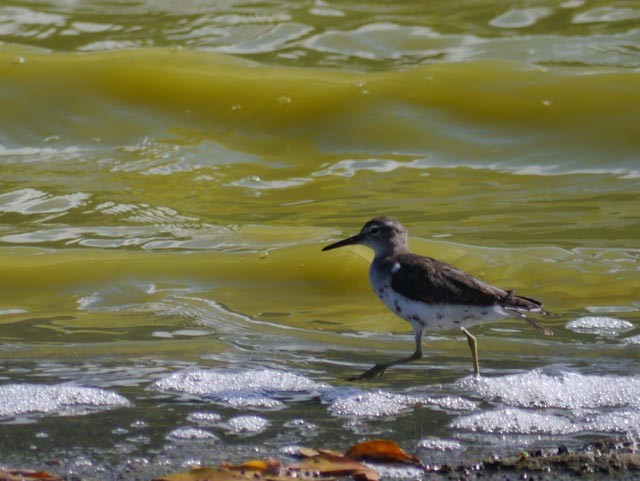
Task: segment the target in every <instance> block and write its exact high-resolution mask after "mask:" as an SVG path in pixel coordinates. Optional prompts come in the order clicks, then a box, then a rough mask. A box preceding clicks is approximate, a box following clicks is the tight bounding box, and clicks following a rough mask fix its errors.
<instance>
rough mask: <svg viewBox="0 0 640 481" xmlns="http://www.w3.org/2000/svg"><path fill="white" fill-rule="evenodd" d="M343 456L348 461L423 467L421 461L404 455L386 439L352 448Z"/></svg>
mask: <svg viewBox="0 0 640 481" xmlns="http://www.w3.org/2000/svg"><path fill="white" fill-rule="evenodd" d="M345 456H346V457H347V458H350V459H356V460H368V461H382V462H386V463H404V464H417V465H418V466H423V464H422V461H420V459H418V458H416V457H415V456H412V455H411V454H408V453H406V452H405V451H404V450H403V449H402V448H401V447H400V446H398V444H396V443H395V442H393V441H388V440H386V439H375V440H373V441H365V442H363V443H358V444H356V445H354V446H352V447H351V448H350V449H349V451H347V452H346V453H345Z"/></svg>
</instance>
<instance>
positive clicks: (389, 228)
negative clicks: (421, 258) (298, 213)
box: [322, 217, 408, 257]
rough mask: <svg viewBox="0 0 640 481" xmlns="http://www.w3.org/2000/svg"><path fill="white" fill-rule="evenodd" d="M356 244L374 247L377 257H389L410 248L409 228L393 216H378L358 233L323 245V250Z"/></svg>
mask: <svg viewBox="0 0 640 481" xmlns="http://www.w3.org/2000/svg"><path fill="white" fill-rule="evenodd" d="M354 244H360V245H365V246H367V247H370V248H371V249H373V251H374V252H375V253H376V257H387V256H390V255H393V254H399V253H401V252H406V251H407V250H408V245H407V229H406V228H405V227H404V226H403V225H402V224H401V223H400V222H398V221H397V220H395V219H392V218H391V217H376V218H375V219H371V220H370V221H369V222H367V223H366V224H365V225H364V226H363V227H362V229H360V232H358V233H357V234H356V235H354V236H351V237H347V238H346V239H343V240H341V241H338V242H335V243H333V244H330V245H328V246H325V247H323V249H322V250H323V251H328V250H331V249H337V248H338V247H344V246H349V245H354Z"/></svg>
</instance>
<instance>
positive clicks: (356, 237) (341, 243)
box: [322, 234, 360, 251]
mask: <svg viewBox="0 0 640 481" xmlns="http://www.w3.org/2000/svg"><path fill="white" fill-rule="evenodd" d="M359 243H360V234H357V235H354V236H351V237H348V238H346V239H343V240H341V241H338V242H335V243H333V244H329V245H328V246H325V247H323V248H322V250H323V251H330V250H331V249H337V248H338V247H344V246H351V245H354V244H359Z"/></svg>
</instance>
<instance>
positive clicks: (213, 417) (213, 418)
mask: <svg viewBox="0 0 640 481" xmlns="http://www.w3.org/2000/svg"><path fill="white" fill-rule="evenodd" d="M187 421H190V422H193V423H198V424H207V425H210V424H218V423H219V422H220V421H222V416H220V414H218V413H214V412H211V411H196V412H193V413H189V414H188V415H187Z"/></svg>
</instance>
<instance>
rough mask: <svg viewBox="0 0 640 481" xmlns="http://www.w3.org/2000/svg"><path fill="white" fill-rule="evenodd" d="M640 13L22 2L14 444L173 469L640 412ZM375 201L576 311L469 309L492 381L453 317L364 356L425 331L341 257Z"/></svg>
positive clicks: (488, 273) (572, 430)
mask: <svg viewBox="0 0 640 481" xmlns="http://www.w3.org/2000/svg"><path fill="white" fill-rule="evenodd" d="M638 20H640V7H639V6H638V5H637V4H636V2H628V1H621V0H620V1H611V0H609V1H596V0H568V1H565V2H550V1H538V2H508V3H504V2H495V1H474V2H427V3H426V4H425V2H409V1H407V2H399V3H397V4H393V3H388V2H374V1H368V2H355V3H348V2H330V1H320V0H318V1H316V2H275V3H266V2H251V3H246V2H234V1H228V2H204V1H195V0H192V1H183V2H178V3H176V2H167V1H148V2H141V1H136V2H133V1H126V0H123V1H99V2H98V1H83V2H70V1H62V0H59V1H58V0H49V1H41V2H29V1H13V2H12V1H0V105H1V108H0V397H1V399H2V403H0V423H1V425H0V430H1V432H2V436H0V460H2V462H3V463H4V464H7V465H13V466H16V465H27V466H30V467H46V468H47V469H54V470H58V471H59V472H61V473H62V474H75V475H80V476H83V477H84V478H86V479H114V476H116V475H115V474H113V473H120V474H122V473H128V474H127V475H131V473H133V474H134V475H136V476H139V477H141V478H143V479H148V478H150V477H151V476H152V475H153V474H157V473H166V472H168V471H176V470H180V469H183V468H185V467H186V466H190V465H193V464H197V463H204V464H207V463H213V464H218V463H219V462H220V461H221V460H230V461H238V460H240V459H244V458H246V457H248V453H249V454H250V456H249V457H256V456H263V455H264V456H268V455H276V456H279V457H284V456H286V453H287V452H288V451H287V446H291V445H310V446H322V447H329V448H335V449H341V448H346V447H348V446H349V445H350V444H352V443H354V442H356V441H359V440H363V439H369V438H374V437H375V438H379V437H384V438H391V439H395V440H397V441H398V442H400V444H401V445H402V446H403V447H404V448H405V449H408V450H411V451H415V452H417V453H418V454H419V455H420V457H422V458H423V459H425V460H426V461H427V462H438V461H451V462H454V461H457V460H460V459H465V458H468V459H472V458H474V457H476V456H479V455H483V454H487V453H489V452H513V451H514V450H519V449H529V448H538V447H545V446H557V445H558V444H567V445H571V446H574V445H580V444H582V443H583V442H584V441H585V439H587V440H588V439H595V438H598V437H600V436H612V435H614V436H622V437H631V438H636V437H637V436H638V433H639V432H640V418H639V416H638V412H639V411H638V408H639V407H640V405H639V404H638V399H640V378H639V377H638V376H637V372H638V367H639V365H640V330H639V329H638V322H639V321H640V314H639V309H640V295H639V293H640V247H639V245H638V238H639V237H640V224H639V223H638V214H639V213H640V194H639V192H640V190H639V187H640V88H639V86H640V73H639V70H638V69H639V68H640V49H639V48H638V45H640V28H638V24H639V23H638ZM381 214H386V215H393V216H394V217H397V218H399V219H400V220H401V221H402V222H403V223H405V224H406V225H407V226H408V227H409V230H410V235H411V244H412V248H413V250H414V251H416V252H418V253H421V254H424V255H429V256H433V257H437V258H439V259H442V260H445V261H448V262H451V263H454V264H455V265H456V266H458V267H460V268H462V269H464V270H467V271H469V272H471V273H473V274H475V275H477V276H479V277H481V278H482V279H485V280H487V281H489V282H491V283H494V284H497V285H500V286H502V287H504V288H515V289H517V291H518V292H519V293H521V294H523V295H529V296H532V297H536V298H539V299H541V300H542V301H544V303H545V306H546V307H547V308H548V309H549V310H550V311H553V312H554V313H556V314H557V315H556V316H554V317H551V318H550V319H548V320H547V321H546V324H548V325H549V327H551V328H553V329H554V331H555V336H554V337H550V338H549V337H542V336H540V335H539V333H537V332H535V331H533V330H532V329H531V328H530V327H529V326H528V325H527V324H525V323H523V322H521V321H517V320H513V321H504V322H502V323H500V324H492V325H485V326H482V327H476V328H474V332H475V333H476V334H477V335H478V339H479V348H480V362H481V368H482V371H483V377H482V378H480V379H474V378H473V377H471V375H470V374H471V363H470V359H469V353H468V349H467V346H466V342H465V340H464V337H463V336H462V335H461V334H460V333H457V332H441V333H433V334H432V335H429V336H426V339H425V346H424V351H425V354H426V357H425V359H424V360H423V361H421V362H417V363H414V364H411V365H407V366H403V367H398V368H394V369H391V370H389V371H388V372H387V373H386V374H385V376H384V377H382V378H381V379H379V380H375V381H373V382H368V383H349V382H347V381H345V378H347V377H349V376H351V375H353V374H356V373H358V372H360V371H362V370H363V369H365V368H367V367H369V366H370V365H371V364H372V363H373V362H375V361H383V360H387V359H393V358H395V357H399V356H403V355H407V354H409V353H410V352H411V350H412V349H413V340H412V335H411V333H410V329H409V326H408V325H407V324H406V323H405V322H404V321H402V320H401V319H398V318H395V317H394V316H393V315H392V314H391V313H389V312H387V311H386V310H385V308H384V306H382V304H380V303H379V302H378V301H377V300H376V298H375V297H374V295H373V294H372V293H371V292H370V288H369V286H368V281H367V268H368V262H369V260H370V258H371V254H370V252H368V251H367V250H366V249H364V248H359V247H355V248H347V249H344V250H339V251H331V252H325V253H322V252H320V248H321V247H322V246H323V245H326V244H327V243H328V242H330V241H333V240H335V239H338V238H340V237H342V236H346V235H350V234H353V233H355V232H357V230H358V229H359V228H360V227H361V225H362V224H363V223H364V222H365V221H366V220H368V219H369V218H371V217H373V216H376V215H381ZM254 448H255V449H256V450H257V453H256V452H254V451H250V450H252V449H254ZM50 459H57V460H58V461H59V466H57V467H54V468H51V467H47V466H46V464H45V463H46V461H47V460H50ZM405 475H406V473H405Z"/></svg>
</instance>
